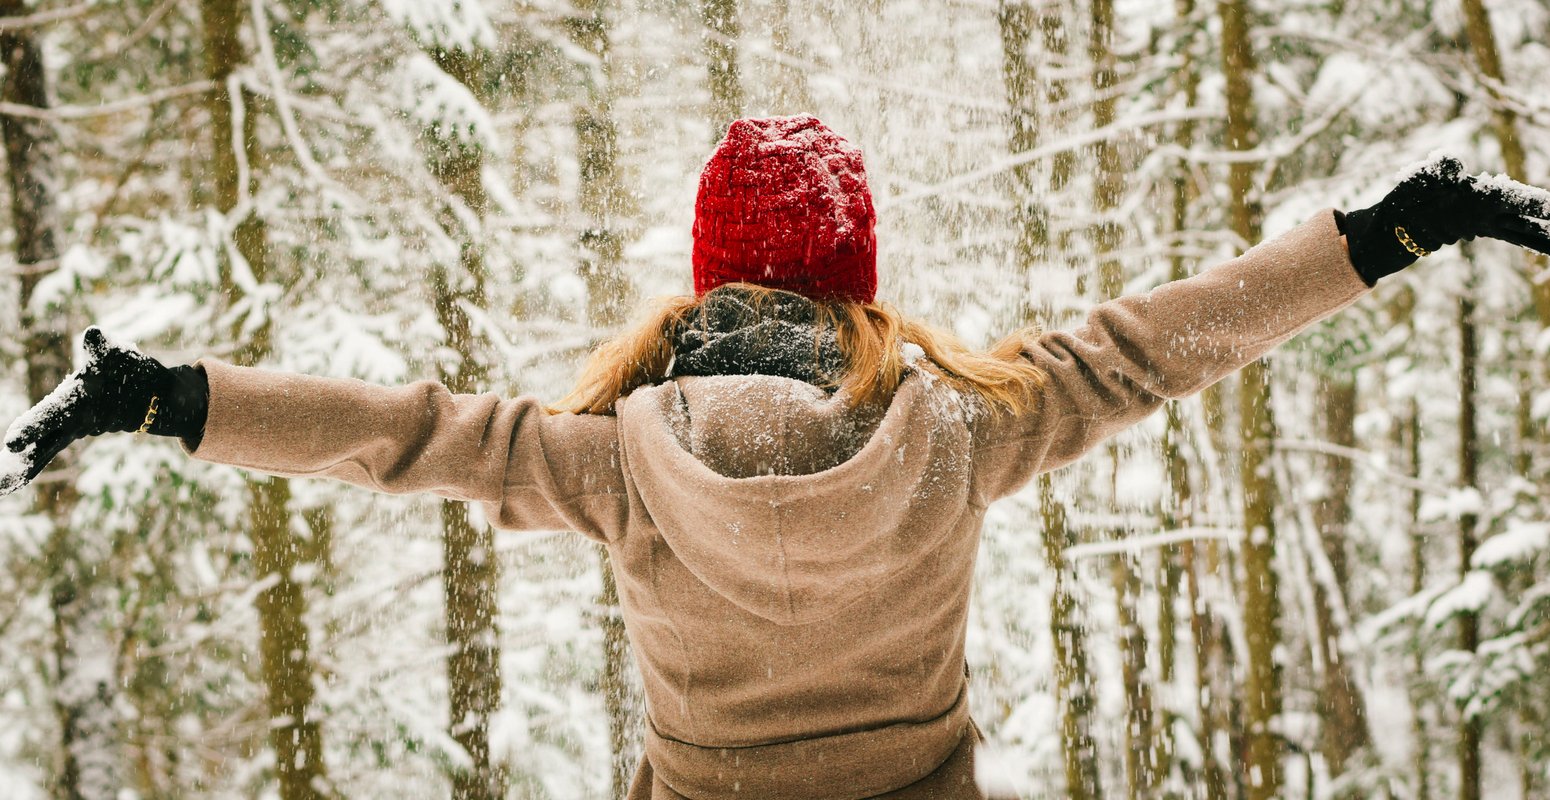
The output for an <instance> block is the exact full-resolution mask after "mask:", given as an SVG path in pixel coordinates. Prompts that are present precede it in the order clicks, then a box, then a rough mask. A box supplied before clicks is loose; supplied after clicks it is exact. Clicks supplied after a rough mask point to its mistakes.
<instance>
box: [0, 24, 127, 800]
mask: <svg viewBox="0 0 1550 800" xmlns="http://www.w3.org/2000/svg"><path fill="white" fill-rule="evenodd" d="M25 13H27V7H26V5H25V4H24V3H22V2H21V0H3V1H0V16H4V17H12V16H17V15H22V14H25ZM34 32H35V29H28V28H14V29H8V30H4V31H0V53H3V56H4V59H5V75H4V78H3V79H0V99H3V100H4V101H5V102H7V103H14V104H17V105H23V106H29V107H32V108H37V109H46V108H48V106H49V98H48V74H47V72H46V71H45V67H44V63H43V49H42V47H41V46H40V45H39V42H38V40H37V38H36V37H35V36H34ZM0 137H3V138H4V140H5V158H6V169H7V178H8V183H7V188H8V189H9V191H10V196H11V226H12V230H13V231H14V232H15V247H16V263H17V266H18V267H20V268H21V271H20V275H19V276H18V277H19V281H18V283H19V284H20V290H21V291H20V296H19V298H18V299H19V303H18V304H17V305H18V308H19V309H20V310H21V319H20V320H19V323H20V324H19V326H18V330H19V332H20V334H21V337H22V341H23V342H24V343H25V344H24V348H23V352H25V353H26V354H27V365H26V374H27V398H28V400H29V401H30V402H33V403H36V402H38V401H40V400H42V399H43V398H44V396H46V395H47V394H48V393H49V392H50V391H52V390H53V388H54V387H55V386H56V385H58V383H59V382H60V381H61V380H63V379H64V377H65V375H66V374H68V373H69V372H70V366H71V364H70V337H69V333H68V331H66V330H65V329H64V328H63V327H60V326H59V325H58V324H57V323H58V320H57V319H50V318H48V317H46V316H45V317H39V316H36V315H34V314H33V312H32V309H31V307H30V305H31V302H32V296H33V292H34V291H35V290H36V288H37V286H38V284H39V282H41V281H42V280H43V279H44V278H45V277H46V276H48V275H49V274H50V273H51V272H53V271H54V270H56V269H58V266H59V246H58V243H57V241H56V240H55V225H56V223H57V210H56V199H55V191H54V186H53V185H52V183H51V179H50V172H51V170H52V169H53V166H54V165H53V163H52V161H53V159H54V157H55V156H56V155H57V147H56V145H57V142H56V137H55V135H54V130H53V127H52V125H51V123H49V122H48V121H45V120H41V119H36V118H32V117H23V116H13V115H4V116H0ZM70 455H71V454H70V453H69V452H66V453H64V454H62V455H61V456H60V457H59V458H56V459H55V460H54V462H53V463H52V464H51V465H50V466H49V468H48V471H47V472H45V473H44V474H43V476H42V479H40V480H39V481H38V483H37V484H36V489H35V490H34V491H35V492H36V497H37V501H36V508H37V510H38V512H39V513H40V514H41V515H42V516H43V517H44V518H46V519H47V520H48V524H49V533H48V540H47V545H46V550H45V558H46V564H45V566H46V569H47V572H48V575H49V611H50V613H51V615H52V616H53V623H54V624H53V643H52V644H53V647H52V657H53V664H52V665H51V666H52V668H53V671H54V676H53V677H54V684H53V686H52V694H53V705H54V713H55V716H56V719H57V721H58V724H59V750H58V756H57V758H56V761H55V766H54V775H53V781H52V784H53V786H52V790H53V794H54V796H55V797H57V798H60V800H112V799H113V798H116V797H118V794H119V791H120V789H121V788H123V782H124V773H125V769H124V764H123V755H122V752H121V751H122V742H121V738H120V731H119V728H120V726H119V721H118V714H117V711H115V709H114V699H115V697H116V696H117V694H118V686H119V681H118V679H117V676H116V675H115V674H114V673H115V671H116V670H115V665H114V663H113V657H112V654H113V653H115V652H117V649H118V648H117V644H116V643H115V642H114V641H113V634H112V631H113V630H114V628H115V621H114V614H113V613H112V609H113V604H112V601H111V599H110V598H109V597H108V596H107V595H108V592H107V590H108V589H109V587H108V586H106V585H104V584H103V582H102V581H101V580H99V579H98V578H97V577H96V576H98V575H100V574H105V570H101V569H99V566H100V565H101V564H102V562H103V560H104V559H105V558H107V557H108V555H109V549H110V548H109V547H108V545H107V543H105V542H94V539H96V538H98V537H96V536H95V534H94V533H93V532H90V531H76V530H74V529H73V528H72V527H71V526H70V514H71V512H72V511H73V510H74V508H75V505H76V502H77V499H78V496H77V494H76V491H75V484H74V482H73V481H71V480H66V479H63V477H62V476H63V475H65V474H67V472H68V471H69V469H70V465H71V462H72V460H73V459H71V458H70Z"/></svg>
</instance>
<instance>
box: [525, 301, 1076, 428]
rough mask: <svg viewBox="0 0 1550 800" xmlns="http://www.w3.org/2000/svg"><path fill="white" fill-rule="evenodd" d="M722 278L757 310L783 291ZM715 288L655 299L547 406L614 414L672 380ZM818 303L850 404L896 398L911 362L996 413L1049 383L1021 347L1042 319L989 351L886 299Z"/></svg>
mask: <svg viewBox="0 0 1550 800" xmlns="http://www.w3.org/2000/svg"><path fill="white" fill-rule="evenodd" d="M725 286H726V287H732V288H735V289H738V290H741V291H742V292H743V293H744V296H745V300H746V301H747V302H748V304H749V305H750V306H752V307H753V309H754V310H755V312H756V313H757V312H761V311H762V310H763V309H765V308H768V307H769V306H771V305H772V304H773V302H774V301H775V299H776V298H777V297H778V296H779V295H780V294H781V292H780V291H779V290H775V289H768V288H765V287H762V286H757V285H754V284H749V283H731V284H725ZM720 288H721V287H718V290H719V289H720ZM708 296H709V294H706V295H702V296H700V297H691V296H678V297H667V298H662V299H659V300H657V301H656V302H655V303H653V305H652V306H651V307H650V308H649V310H648V311H647V313H646V314H645V316H644V317H643V318H642V319H641V320H640V321H639V322H637V323H636V324H635V325H634V326H633V327H631V328H630V329H628V330H626V331H625V332H624V333H622V334H620V335H619V336H617V337H615V338H613V339H610V340H608V341H605V342H603V343H602V344H600V345H598V346H597V348H596V349H594V350H593V351H592V354H591V355H590V356H589V357H588V358H587V363H586V366H585V367H583V368H582V371H581V376H580V377H579V378H578V379H577V381H576V387H575V388H574V389H572V390H571V392H570V394H568V395H566V396H565V398H564V399H562V400H560V401H559V402H558V403H556V404H554V405H553V406H551V407H550V409H549V410H550V411H551V412H554V413H564V412H573V413H577V414H612V413H613V411H614V405H615V404H616V403H617V402H618V401H619V398H621V397H624V396H626V395H628V394H629V393H630V392H632V391H634V390H635V389H637V388H639V387H641V386H645V385H648V384H654V383H660V382H662V381H663V380H665V379H666V378H667V372H668V369H669V367H670V365H671V364H672V361H673V348H674V344H675V343H676V342H677V341H678V336H679V334H680V333H681V332H682V331H683V330H684V328H685V327H686V326H687V325H689V324H691V323H690V322H689V320H690V318H691V317H692V316H693V315H694V312H695V311H696V310H697V309H698V308H699V307H700V305H701V304H702V303H703V302H704V301H705V299H706V297H708ZM814 305H815V307H816V309H815V310H816V319H815V325H814V339H813V350H814V354H815V355H816V354H817V352H818V348H819V346H820V337H821V336H822V334H823V332H825V331H826V330H832V331H834V332H835V338H836V340H837V343H838V345H839V350H840V355H841V357H842V359H843V361H844V364H845V367H844V372H843V373H842V375H841V376H840V377H839V379H838V380H836V381H834V382H833V384H832V385H830V386H828V387H826V388H833V389H838V390H840V391H841V392H843V393H844V395H845V397H847V398H848V399H849V401H850V402H851V403H852V404H853V405H866V404H870V403H881V402H886V401H887V400H889V399H890V398H892V397H893V393H894V390H895V389H897V388H898V387H899V382H900V381H902V380H903V379H904V375H905V372H906V370H907V369H909V368H910V367H911V366H916V367H920V368H923V369H925V370H927V371H929V372H931V373H933V374H934V375H935V376H936V377H937V378H939V379H940V380H942V381H943V382H945V383H947V384H948V385H949V386H951V387H953V388H954V389H957V390H958V391H959V392H961V393H963V394H966V395H969V396H971V397H974V398H977V399H978V400H980V401H981V402H982V403H983V404H984V405H985V406H986V407H987V408H989V409H991V410H993V411H999V412H1007V413H1013V414H1021V413H1026V412H1029V411H1032V410H1033V408H1034V406H1035V405H1036V401H1037V398H1038V393H1039V389H1040V387H1042V386H1043V385H1044V380H1045V376H1044V373H1043V372H1042V371H1041V370H1039V368H1038V367H1036V366H1034V365H1033V363H1032V362H1030V361H1029V360H1028V359H1027V358H1025V357H1023V355H1022V351H1023V349H1024V348H1025V347H1026V346H1028V345H1029V344H1031V343H1032V340H1033V339H1034V337H1036V336H1037V335H1038V330H1037V328H1033V327H1029V328H1023V329H1021V330H1019V331H1016V332H1014V333H1012V334H1011V335H1010V336H1007V337H1006V338H1004V339H1002V340H1001V341H999V342H997V343H996V344H995V345H994V346H992V347H991V348H990V349H989V350H985V351H976V350H973V349H971V348H970V347H969V346H968V345H966V344H964V343H963V342H962V340H960V339H959V338H958V337H957V336H954V335H953V334H952V333H949V332H947V331H944V330H941V329H939V328H936V327H933V326H931V325H927V324H925V323H923V322H919V321H917V320H914V319H910V318H909V317H906V316H904V314H902V313H900V311H899V310H898V309H896V308H894V307H893V306H892V305H890V304H888V303H856V302H848V301H815V302H814ZM906 344H914V345H916V346H918V347H919V348H920V349H921V350H922V351H923V352H924V356H925V357H924V359H918V360H915V362H914V364H911V363H910V361H908V360H907V357H906V354H905V352H904V346H905V345H906Z"/></svg>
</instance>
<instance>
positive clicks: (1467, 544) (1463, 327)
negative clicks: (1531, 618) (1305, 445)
mask: <svg viewBox="0 0 1550 800" xmlns="http://www.w3.org/2000/svg"><path fill="white" fill-rule="evenodd" d="M1465 252H1466V257H1468V256H1467V254H1468V250H1467V249H1466V251H1465ZM1471 275H1473V271H1471ZM1458 318H1459V422H1458V425H1459V450H1458V463H1459V486H1460V487H1462V488H1465V489H1475V490H1477V491H1478V489H1479V485H1480V474H1479V470H1480V444H1479V439H1478V433H1477V428H1476V423H1475V420H1476V413H1477V406H1476V403H1477V401H1478V394H1477V390H1478V384H1477V377H1476V370H1477V365H1478V361H1479V358H1480V350H1479V346H1478V344H1477V342H1476V336H1475V296H1474V279H1473V277H1471V278H1469V279H1468V283H1467V285H1466V286H1465V288H1464V294H1463V295H1462V296H1460V297H1459V304H1458ZM1479 521H1480V520H1479V518H1478V517H1477V516H1476V515H1474V514H1463V515H1461V516H1460V517H1459V531H1458V533H1459V577H1460V578H1462V577H1464V576H1465V575H1467V574H1468V573H1469V560H1470V558H1471V557H1473V556H1474V554H1475V545H1476V544H1477V543H1478V542H1477V540H1476V536H1477V533H1476V531H1475V527H1476V525H1478V524H1479ZM1458 646H1459V649H1460V650H1463V651H1464V652H1466V653H1473V652H1475V649H1476V648H1478V647H1479V646H1480V620H1479V618H1478V617H1477V616H1476V615H1475V614H1474V613H1472V612H1465V613H1461V614H1459V618H1458ZM1482 731H1483V725H1482V722H1481V719H1480V718H1479V717H1478V716H1474V715H1469V714H1466V715H1465V716H1464V717H1463V718H1462V719H1461V720H1460V721H1459V735H1458V759H1459V792H1458V796H1459V798H1460V800H1480V798H1481V794H1480V737H1481V734H1482Z"/></svg>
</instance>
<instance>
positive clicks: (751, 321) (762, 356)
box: [668, 286, 845, 389]
mask: <svg viewBox="0 0 1550 800" xmlns="http://www.w3.org/2000/svg"><path fill="white" fill-rule="evenodd" d="M816 312H817V306H816V305H815V304H814V303H813V301H811V300H809V299H807V298H806V297H803V296H801V295H799V294H795V293H792V292H779V293H777V295H776V297H775V298H774V300H773V301H772V302H769V303H765V304H764V305H763V307H762V308H755V306H754V305H753V303H752V302H751V298H750V296H749V293H748V292H747V290H744V289H741V288H739V287H736V286H724V287H721V288H718V289H714V290H712V291H711V292H710V293H708V294H707V295H705V299H704V301H703V302H701V304H700V306H699V308H697V309H695V311H694V312H693V313H692V314H691V315H690V316H689V317H687V318H686V319H685V324H684V326H683V328H682V329H681V330H680V331H679V332H678V339H677V341H676V342H675V344H674V348H673V363H672V366H671V367H670V368H669V369H668V377H669V378H676V377H679V376H683V375H778V376H780V377H783V378H794V379H796V380H799V381H806V382H807V383H811V384H813V385H815V386H821V387H823V388H826V389H833V388H834V386H835V385H836V384H837V383H838V382H839V379H840V377H841V375H842V374H843V372H844V365H845V361H844V357H843V356H842V355H841V354H840V347H839V341H838V339H837V338H836V336H835V332H834V329H833V328H828V327H825V328H824V329H823V330H822V331H821V332H820V331H819V330H818V328H817V313H816Z"/></svg>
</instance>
